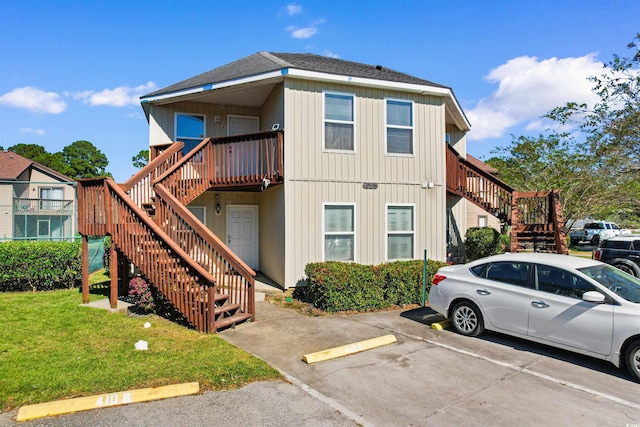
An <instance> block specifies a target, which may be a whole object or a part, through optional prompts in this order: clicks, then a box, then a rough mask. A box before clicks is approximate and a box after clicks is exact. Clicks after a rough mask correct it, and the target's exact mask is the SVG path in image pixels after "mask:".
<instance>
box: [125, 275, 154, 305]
mask: <svg viewBox="0 0 640 427" xmlns="http://www.w3.org/2000/svg"><path fill="white" fill-rule="evenodd" d="M129 296H130V297H131V298H133V304H134V306H135V307H136V308H137V309H138V310H139V311H142V312H144V313H153V312H154V311H155V308H156V305H155V300H154V298H153V294H152V292H151V287H150V286H149V283H147V281H146V280H144V279H143V278H142V277H140V276H136V277H134V278H133V279H131V280H130V281H129Z"/></svg>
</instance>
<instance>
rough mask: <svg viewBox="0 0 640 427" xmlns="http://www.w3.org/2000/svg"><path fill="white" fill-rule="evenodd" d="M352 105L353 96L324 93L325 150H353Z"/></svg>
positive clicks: (353, 101) (353, 102)
mask: <svg viewBox="0 0 640 427" xmlns="http://www.w3.org/2000/svg"><path fill="white" fill-rule="evenodd" d="M354 105H355V96H354V95H351V94H345V93H329V92H325V93H324V149H325V150H339V151H354V150H355V145H354V144H355V143H354V141H355V129H354V117H355V114H354Z"/></svg>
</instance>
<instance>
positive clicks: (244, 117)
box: [227, 114, 260, 136]
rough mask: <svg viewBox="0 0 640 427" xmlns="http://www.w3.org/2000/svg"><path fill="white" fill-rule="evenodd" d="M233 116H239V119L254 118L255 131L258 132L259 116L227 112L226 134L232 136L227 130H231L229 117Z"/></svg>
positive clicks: (232, 117)
mask: <svg viewBox="0 0 640 427" xmlns="http://www.w3.org/2000/svg"><path fill="white" fill-rule="evenodd" d="M234 118H239V119H255V121H256V132H260V117H258V116H244V115H240V114H228V115H227V136H232V135H231V134H229V131H230V130H231V125H230V122H231V119H234Z"/></svg>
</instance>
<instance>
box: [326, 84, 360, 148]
mask: <svg viewBox="0 0 640 427" xmlns="http://www.w3.org/2000/svg"><path fill="white" fill-rule="evenodd" d="M327 95H339V96H350V97H351V98H352V99H353V112H352V113H353V120H351V121H344V120H327V118H326V104H327ZM326 123H340V124H351V126H353V150H338V149H335V148H327V140H326V137H327V136H326V132H325V124H326ZM357 140H358V139H357V132H356V94H355V93H351V92H336V91H328V90H325V91H322V151H323V152H327V153H343V154H355V152H356V141H357Z"/></svg>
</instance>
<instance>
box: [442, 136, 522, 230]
mask: <svg viewBox="0 0 640 427" xmlns="http://www.w3.org/2000/svg"><path fill="white" fill-rule="evenodd" d="M446 162H447V191H449V192H450V193H453V194H456V195H458V196H462V197H464V198H465V199H467V200H469V201H471V202H472V203H474V204H475V205H477V206H479V207H481V208H482V209H484V210H485V211H487V212H490V213H491V214H493V215H494V216H496V217H498V218H500V219H501V220H502V221H504V222H508V221H509V219H510V214H511V212H510V209H511V198H512V196H511V195H512V194H513V191H514V189H513V188H511V187H510V186H509V185H508V184H506V183H504V182H502V181H500V180H499V179H498V178H496V177H495V176H493V175H491V174H489V173H487V172H485V171H483V170H482V169H480V168H478V167H476V166H475V165H473V164H471V163H469V162H468V161H467V160H466V159H464V158H463V157H461V156H460V155H459V154H458V153H457V152H456V150H455V149H453V147H451V146H450V145H449V144H447V159H446Z"/></svg>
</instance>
